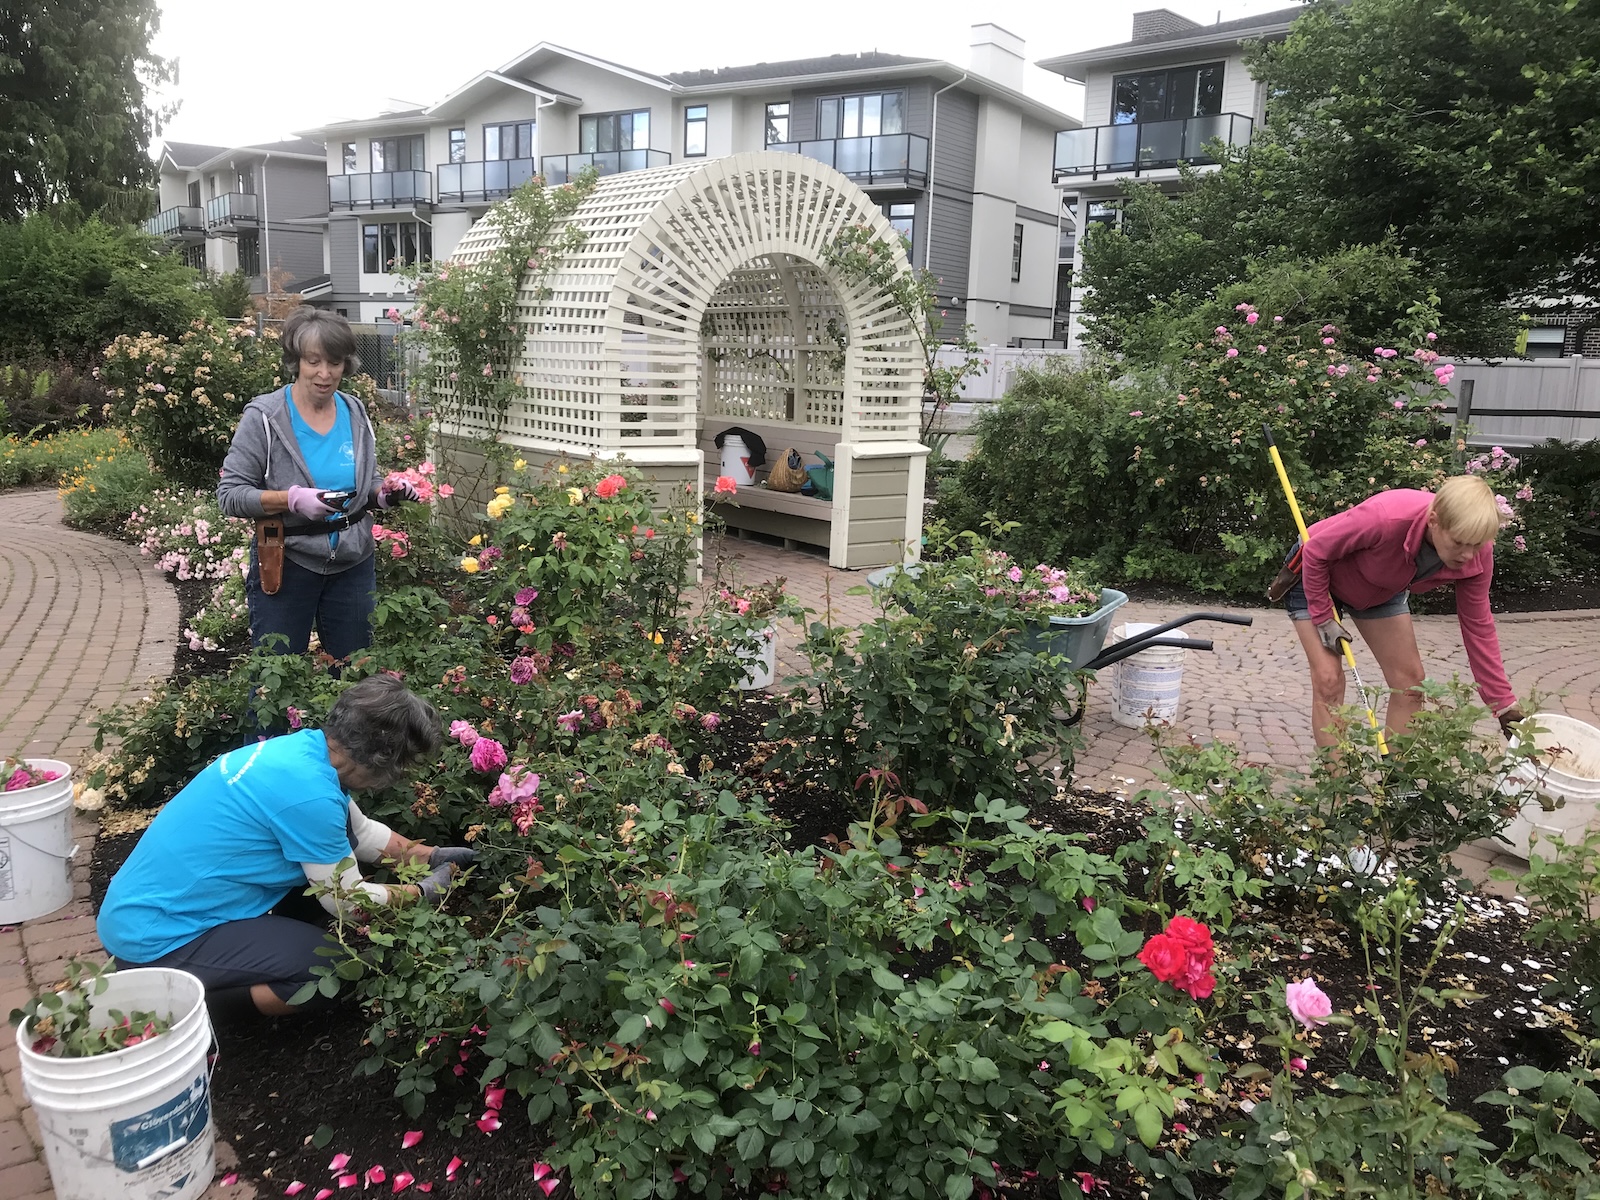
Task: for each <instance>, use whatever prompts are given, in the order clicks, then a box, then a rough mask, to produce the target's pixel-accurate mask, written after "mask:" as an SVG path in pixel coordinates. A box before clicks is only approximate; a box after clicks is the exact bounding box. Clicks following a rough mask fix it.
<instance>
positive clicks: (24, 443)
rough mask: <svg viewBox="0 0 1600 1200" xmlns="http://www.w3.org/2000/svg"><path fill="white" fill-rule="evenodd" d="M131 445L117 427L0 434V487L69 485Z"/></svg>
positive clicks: (129, 449) (125, 451) (124, 451)
mask: <svg viewBox="0 0 1600 1200" xmlns="http://www.w3.org/2000/svg"><path fill="white" fill-rule="evenodd" d="M131 449H132V447H131V446H130V444H129V442H128V439H127V438H126V437H125V436H124V435H123V434H122V432H121V431H120V430H116V429H72V430H63V431H62V432H60V433H52V434H50V435H48V436H46V437H36V438H18V437H12V436H10V435H7V436H6V437H4V438H0V488H8V487H27V486H29V485H30V484H49V485H52V486H54V485H58V484H59V485H61V486H63V487H65V486H70V485H72V483H73V481H74V480H79V481H81V480H82V479H83V476H84V474H85V472H87V471H88V470H89V469H90V467H92V466H93V464H95V463H102V462H105V461H106V460H107V459H108V458H111V457H113V456H115V455H117V454H122V453H128V452H130V451H131Z"/></svg>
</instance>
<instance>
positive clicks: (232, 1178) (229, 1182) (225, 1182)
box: [222, 1171, 239, 1187]
mask: <svg viewBox="0 0 1600 1200" xmlns="http://www.w3.org/2000/svg"><path fill="white" fill-rule="evenodd" d="M238 1182H239V1172H237V1171H229V1172H228V1173H227V1174H226V1175H224V1176H223V1177H222V1186H223V1187H232V1186H233V1185H234V1184H236V1183H238Z"/></svg>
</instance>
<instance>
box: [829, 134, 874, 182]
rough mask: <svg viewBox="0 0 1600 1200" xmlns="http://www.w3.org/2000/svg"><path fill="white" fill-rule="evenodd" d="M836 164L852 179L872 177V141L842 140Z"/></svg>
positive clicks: (869, 139)
mask: <svg viewBox="0 0 1600 1200" xmlns="http://www.w3.org/2000/svg"><path fill="white" fill-rule="evenodd" d="M835 154H836V155H837V159H836V161H835V163H834V165H835V166H837V167H838V168H839V170H840V171H842V172H843V173H844V174H846V175H848V176H850V178H851V179H857V178H860V177H866V178H871V176H872V139H871V138H840V139H839V141H838V148H837V150H836V151H835Z"/></svg>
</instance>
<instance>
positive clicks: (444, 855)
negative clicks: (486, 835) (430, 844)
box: [428, 846, 478, 867]
mask: <svg viewBox="0 0 1600 1200" xmlns="http://www.w3.org/2000/svg"><path fill="white" fill-rule="evenodd" d="M477 861H478V852H477V851H476V850H474V849H473V848H472V847H471V846H436V847H434V849H433V850H432V852H431V853H429V855H428V865H429V866H430V867H438V866H443V865H444V864H446V863H455V864H456V865H457V866H462V867H466V866H471V865H472V864H473V863H475V862H477Z"/></svg>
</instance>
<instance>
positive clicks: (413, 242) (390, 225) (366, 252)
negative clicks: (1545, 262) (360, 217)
mask: <svg viewBox="0 0 1600 1200" xmlns="http://www.w3.org/2000/svg"><path fill="white" fill-rule="evenodd" d="M432 261H433V227H432V226H431V225H429V224H428V223H427V222H426V221H383V222H376V221H375V222H373V223H372V224H370V225H363V226H362V227H361V269H362V270H363V271H364V272H366V273H367V274H368V275H383V274H387V273H388V272H390V271H392V270H394V268H395V267H411V266H415V265H417V264H418V263H427V262H432Z"/></svg>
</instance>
